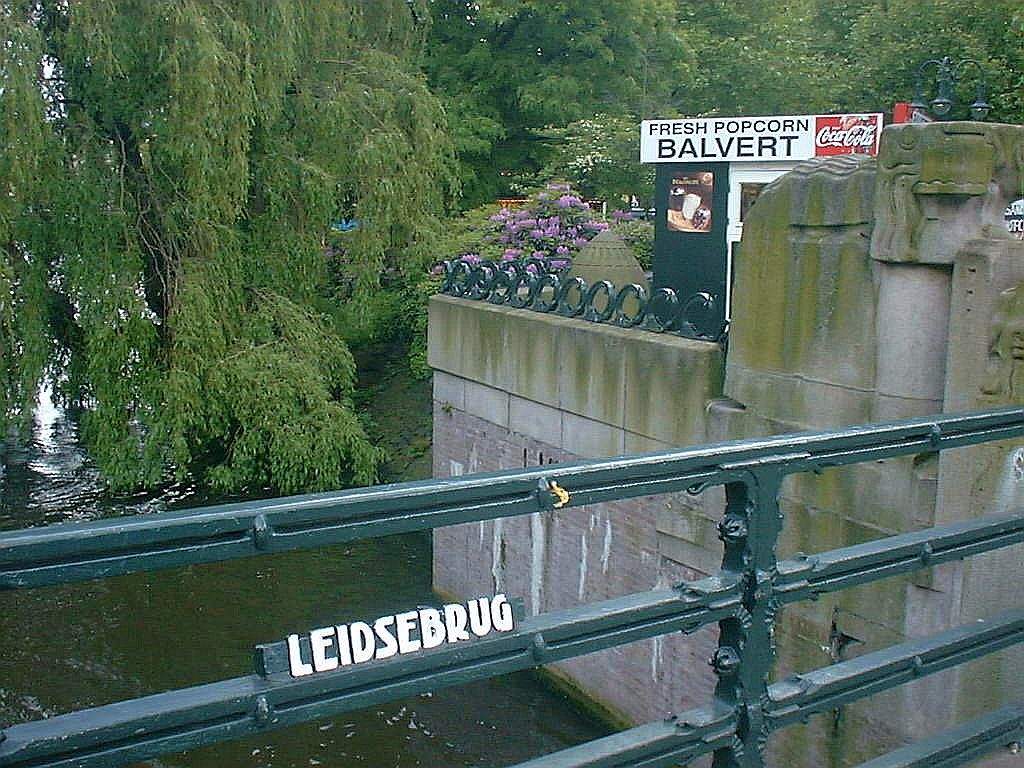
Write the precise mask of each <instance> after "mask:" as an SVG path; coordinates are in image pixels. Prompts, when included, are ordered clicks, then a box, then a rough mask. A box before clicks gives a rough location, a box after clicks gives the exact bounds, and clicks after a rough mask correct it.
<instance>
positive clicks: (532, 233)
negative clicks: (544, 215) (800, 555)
mask: <svg viewBox="0 0 1024 768" xmlns="http://www.w3.org/2000/svg"><path fill="white" fill-rule="evenodd" d="M530 237H544V230H543V229H531V230H530Z"/></svg>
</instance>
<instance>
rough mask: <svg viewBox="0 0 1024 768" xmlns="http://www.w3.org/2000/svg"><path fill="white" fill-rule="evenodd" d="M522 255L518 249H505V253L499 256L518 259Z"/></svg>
mask: <svg viewBox="0 0 1024 768" xmlns="http://www.w3.org/2000/svg"><path fill="white" fill-rule="evenodd" d="M521 254H522V250H520V249H519V248H506V249H505V252H504V253H503V254H502V255H501V256H502V258H505V257H508V258H510V259H515V258H518V257H519V256H520V255H521Z"/></svg>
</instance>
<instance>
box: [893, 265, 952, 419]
mask: <svg viewBox="0 0 1024 768" xmlns="http://www.w3.org/2000/svg"><path fill="white" fill-rule="evenodd" d="M879 270H880V273H879V291H878V381H877V386H878V392H879V394H880V395H892V396H896V397H900V398H905V399H909V400H924V401H927V404H928V407H933V404H934V403H935V402H939V403H941V402H942V395H943V391H944V390H945V384H946V352H947V346H948V342H949V340H948V329H949V303H950V290H951V282H952V274H951V270H949V269H947V268H942V267H933V266H927V265H916V264H880V265H879ZM904 418H909V415H908V416H907V417H904Z"/></svg>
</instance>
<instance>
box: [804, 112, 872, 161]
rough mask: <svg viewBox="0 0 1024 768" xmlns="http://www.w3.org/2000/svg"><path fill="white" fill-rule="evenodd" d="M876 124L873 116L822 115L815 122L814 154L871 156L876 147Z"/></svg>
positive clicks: (820, 155)
mask: <svg viewBox="0 0 1024 768" xmlns="http://www.w3.org/2000/svg"><path fill="white" fill-rule="evenodd" d="M878 127H879V126H878V123H877V121H876V120H875V116H874V115H823V116H819V117H818V118H817V120H816V125H815V128H816V132H815V135H814V154H815V155H817V156H819V157H822V156H829V155H849V154H862V155H872V154H874V153H875V151H876V149H877V146H878Z"/></svg>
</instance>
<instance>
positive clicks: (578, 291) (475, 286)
mask: <svg viewBox="0 0 1024 768" xmlns="http://www.w3.org/2000/svg"><path fill="white" fill-rule="evenodd" d="M438 267H439V268H440V270H441V272H442V274H443V275H444V279H443V280H442V282H441V293H443V294H445V295H448V296H457V297H460V298H463V299H473V300H475V301H487V302H489V303H491V304H496V305H506V306H510V307H514V308H516V309H530V310H533V311H534V312H546V313H553V314H559V315H562V316H563V317H578V318H582V319H584V320H588V321H590V322H593V323H607V324H610V325H617V326H619V327H622V328H641V329H643V330H647V331H654V332H656V333H672V334H675V335H677V336H685V337H687V338H690V339H700V340H702V341H716V342H720V343H721V342H724V341H725V337H726V334H727V332H728V323H727V322H725V321H723V320H722V319H721V318H720V317H719V304H720V301H721V299H720V297H718V296H715V295H712V294H710V293H707V292H705V291H698V292H697V293H694V294H692V295H691V296H688V297H687V298H686V299H684V300H681V299H680V298H679V296H678V295H677V294H676V292H675V291H673V290H672V289H671V288H659V289H657V290H656V291H654V292H652V293H651V294H650V295H648V292H647V289H645V288H643V287H642V286H639V285H637V284H636V283H630V284H629V285H626V286H624V287H622V288H618V289H617V288H616V287H615V286H614V285H613V284H612V283H611V282H609V281H608V280H599V281H598V282H596V283H594V284H593V285H589V286H588V285H587V283H586V281H584V280H583V279H582V278H580V277H576V276H570V275H569V274H568V272H566V271H565V270H564V269H561V268H555V267H553V266H552V265H551V263H550V259H540V258H531V259H523V260H516V261H503V262H501V263H496V262H493V261H481V262H480V263H478V264H470V263H468V262H466V261H463V260H459V259H456V260H452V261H445V262H442V263H441V264H439V265H438ZM435 271H436V270H435Z"/></svg>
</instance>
